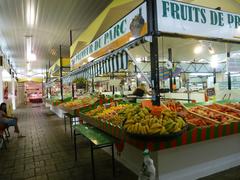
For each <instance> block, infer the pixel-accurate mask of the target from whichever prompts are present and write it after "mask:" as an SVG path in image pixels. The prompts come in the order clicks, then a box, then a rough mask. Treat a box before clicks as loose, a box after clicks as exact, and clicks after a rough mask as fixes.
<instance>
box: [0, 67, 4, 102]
mask: <svg viewBox="0 0 240 180" xmlns="http://www.w3.org/2000/svg"><path fill="white" fill-rule="evenodd" d="M2 72H3V67H2V66H0V103H2V102H3V75H2Z"/></svg>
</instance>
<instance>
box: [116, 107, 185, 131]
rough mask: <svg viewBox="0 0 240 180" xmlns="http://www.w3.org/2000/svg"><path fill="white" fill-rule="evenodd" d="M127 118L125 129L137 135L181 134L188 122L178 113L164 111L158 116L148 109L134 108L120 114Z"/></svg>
mask: <svg viewBox="0 0 240 180" xmlns="http://www.w3.org/2000/svg"><path fill="white" fill-rule="evenodd" d="M119 114H120V115H121V116H124V117H125V119H126V120H125V123H124V126H123V128H124V129H125V130H126V132H128V133H130V134H135V135H169V134H173V133H178V132H181V131H182V129H183V128H184V127H185V126H186V122H185V121H184V120H183V118H182V117H180V116H178V115H177V113H176V112H173V111H170V110H163V111H162V112H161V113H160V114H159V115H158V116H154V115H152V114H151V111H150V110H149V109H148V108H141V107H140V106H132V107H131V108H126V109H124V110H122V111H120V112H119Z"/></svg>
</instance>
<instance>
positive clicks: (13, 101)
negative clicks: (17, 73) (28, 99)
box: [12, 78, 16, 110]
mask: <svg viewBox="0 0 240 180" xmlns="http://www.w3.org/2000/svg"><path fill="white" fill-rule="evenodd" d="M12 108H13V110H15V109H16V97H15V79H14V78H12Z"/></svg>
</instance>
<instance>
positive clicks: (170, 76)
mask: <svg viewBox="0 0 240 180" xmlns="http://www.w3.org/2000/svg"><path fill="white" fill-rule="evenodd" d="M168 60H169V61H170V62H171V63H172V49H171V48H169V49H168ZM169 86H170V92H171V93H172V92H173V79H172V69H170V75H169Z"/></svg>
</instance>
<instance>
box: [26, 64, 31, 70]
mask: <svg viewBox="0 0 240 180" xmlns="http://www.w3.org/2000/svg"><path fill="white" fill-rule="evenodd" d="M30 69H31V64H30V63H27V70H28V71H29V70H30Z"/></svg>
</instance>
